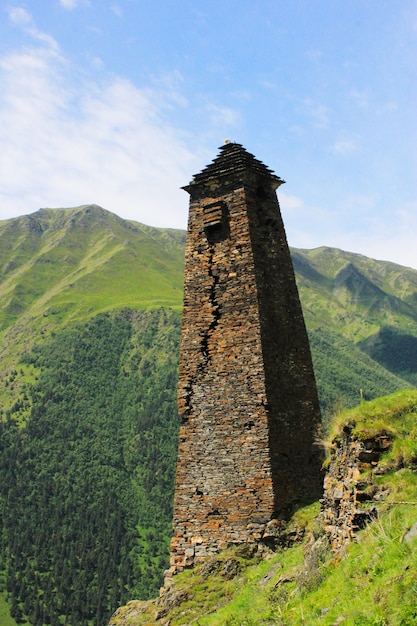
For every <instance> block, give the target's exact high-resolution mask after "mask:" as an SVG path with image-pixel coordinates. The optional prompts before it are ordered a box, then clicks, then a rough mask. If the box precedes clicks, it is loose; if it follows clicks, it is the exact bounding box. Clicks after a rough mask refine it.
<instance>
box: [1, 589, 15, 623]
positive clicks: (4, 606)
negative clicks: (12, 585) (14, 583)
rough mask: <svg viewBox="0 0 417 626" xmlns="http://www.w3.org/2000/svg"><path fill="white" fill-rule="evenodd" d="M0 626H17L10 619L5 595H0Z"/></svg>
mask: <svg viewBox="0 0 417 626" xmlns="http://www.w3.org/2000/svg"><path fill="white" fill-rule="evenodd" d="M0 626H17V622H15V620H14V619H13V618H12V617H10V613H9V605H8V603H7V602H6V594H5V593H4V592H2V593H0Z"/></svg>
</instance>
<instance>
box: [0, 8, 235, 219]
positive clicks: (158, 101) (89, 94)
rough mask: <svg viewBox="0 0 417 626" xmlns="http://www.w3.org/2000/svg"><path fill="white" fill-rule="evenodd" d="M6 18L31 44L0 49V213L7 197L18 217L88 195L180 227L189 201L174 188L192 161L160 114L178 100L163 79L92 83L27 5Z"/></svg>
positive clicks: (86, 200)
mask: <svg viewBox="0 0 417 626" xmlns="http://www.w3.org/2000/svg"><path fill="white" fill-rule="evenodd" d="M10 19H13V20H14V21H15V23H19V25H21V26H23V27H24V28H27V29H30V30H31V32H32V34H33V38H34V40H35V42H36V44H37V45H36V46H33V47H32V48H31V49H28V48H25V49H24V50H22V51H15V52H13V53H10V54H8V55H5V56H3V57H0V81H1V84H2V90H1V92H0V142H1V145H2V150H1V153H0V189H1V192H0V218H1V217H2V215H1V213H2V207H5V210H7V213H8V214H10V205H11V204H13V212H14V213H15V214H16V215H17V214H24V213H30V212H32V211H35V210H37V209H38V208H39V207H41V206H50V207H54V206H77V205H80V204H85V203H90V202H91V203H93V202H94V203H97V204H100V205H102V206H103V207H105V208H107V209H109V210H112V211H116V212H118V213H119V214H122V215H123V216H124V217H128V218H130V219H136V220H138V221H143V222H145V223H150V224H153V225H156V226H157V225H161V226H174V227H175V226H177V227H184V226H185V224H186V212H187V206H188V201H187V199H186V197H184V192H182V191H180V189H179V188H180V187H181V186H182V185H184V184H186V183H187V182H188V181H189V179H190V178H191V175H192V174H193V173H194V172H195V171H197V170H198V169H199V168H200V161H199V158H198V155H197V156H196V154H195V153H194V154H192V153H191V151H190V150H189V149H188V147H187V146H186V144H185V138H184V133H182V134H181V135H180V133H179V132H177V130H176V129H175V128H173V127H172V126H171V125H170V124H169V123H167V122H166V121H165V120H164V116H163V115H162V114H161V112H163V111H164V108H165V107H166V106H167V103H169V106H180V105H179V104H178V103H175V98H173V100H172V99H171V100H170V93H169V90H168V91H167V87H166V86H167V81H165V82H164V89H160V90H158V89H157V88H154V89H151V88H149V87H148V88H146V89H138V88H137V87H136V86H135V85H133V84H132V83H131V82H130V81H129V80H126V79H122V78H120V77H117V76H113V77H111V78H109V77H107V79H105V80H103V82H102V83H98V82H93V81H91V77H89V76H86V75H83V74H82V73H81V72H78V73H76V74H75V75H74V68H73V67H71V66H70V64H69V62H68V61H67V60H66V59H65V58H64V57H63V56H62V55H60V54H59V53H58V51H57V46H54V45H52V46H51V45H50V38H48V37H47V36H46V37H43V36H42V35H43V34H42V33H40V32H39V31H38V30H37V29H36V28H35V26H34V24H33V22H32V19H31V17H30V15H29V14H28V13H26V12H25V11H18V12H13V13H11V14H10ZM173 102H174V104H173ZM224 115H226V117H227V114H226V113H224ZM204 160H205V158H204V159H203V160H202V163H204ZM197 163H198V164H197Z"/></svg>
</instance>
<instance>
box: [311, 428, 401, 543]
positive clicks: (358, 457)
mask: <svg viewBox="0 0 417 626" xmlns="http://www.w3.org/2000/svg"><path fill="white" fill-rule="evenodd" d="M390 445H391V441H390V439H389V438H388V437H387V436H386V435H384V434H381V435H380V436H378V437H374V438H372V439H366V440H365V441H363V440H360V439H355V438H353V437H352V429H351V428H350V427H348V426H346V427H345V428H344V431H343V433H342V436H341V438H340V440H338V441H335V442H334V447H333V449H332V451H331V460H330V465H329V471H328V473H327V474H326V477H325V479H324V495H323V499H322V500H321V503H322V511H321V517H322V520H323V524H324V529H325V531H326V532H327V534H328V535H329V537H330V541H331V546H332V550H333V551H334V552H335V553H336V554H341V553H343V551H344V549H345V548H346V545H347V544H348V543H349V542H350V541H352V540H354V539H355V537H356V534H357V532H358V531H359V530H361V529H362V528H364V527H365V526H366V524H367V523H368V522H370V521H371V520H372V519H374V518H375V517H376V515H377V511H376V508H375V507H374V506H372V502H371V501H373V500H380V499H381V498H383V497H384V493H383V492H380V491H378V488H377V486H376V485H375V484H374V483H373V482H372V472H369V470H373V471H374V472H377V470H378V462H379V460H380V457H381V455H382V454H383V453H384V452H386V451H387V450H388V449H389V447H390Z"/></svg>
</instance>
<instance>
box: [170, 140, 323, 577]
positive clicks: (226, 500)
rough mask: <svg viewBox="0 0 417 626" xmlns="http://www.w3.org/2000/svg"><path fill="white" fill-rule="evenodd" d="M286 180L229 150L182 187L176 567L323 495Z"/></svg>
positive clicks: (247, 536)
mask: <svg viewBox="0 0 417 626" xmlns="http://www.w3.org/2000/svg"><path fill="white" fill-rule="evenodd" d="M282 182H283V181H282V180H281V179H280V178H279V177H277V176H275V175H274V174H273V173H272V172H271V170H269V169H268V168H267V167H266V166H265V165H264V164H263V163H261V162H260V161H258V160H257V159H255V157H254V156H253V155H251V154H249V153H248V152H247V151H246V150H245V149H244V148H243V147H242V146H241V145H239V144H233V143H228V144H226V145H224V146H223V147H222V148H221V153H220V155H219V156H218V157H217V158H216V159H215V160H214V161H213V163H211V164H210V165H209V166H207V167H206V168H205V169H204V170H203V171H202V172H201V173H200V174H197V175H196V176H195V177H194V178H193V180H192V181H191V183H190V184H189V185H188V186H187V187H185V188H184V189H186V191H188V193H189V194H190V212H189V223H188V233H187V242H186V259H185V285H184V308H183V322H182V335H181V349H180V366H179V388H178V410H179V413H180V416H181V419H182V426H181V431H180V439H179V458H178V468H177V482H176V493H175V505H174V523H173V529H174V536H173V540H172V544H171V564H172V565H173V566H175V567H177V568H179V569H181V567H183V566H185V565H188V564H190V562H191V561H192V557H191V556H188V555H190V552H189V551H188V550H189V548H190V547H191V546H193V545H194V543H193V537H195V536H198V537H199V541H200V544H199V552H198V555H199V557H201V556H202V555H203V554H205V553H210V552H216V551H218V550H220V549H221V548H223V547H225V546H227V545H228V544H231V543H245V542H252V541H254V540H258V539H259V538H260V537H261V536H262V532H263V528H264V527H265V525H266V524H267V523H268V522H269V521H270V520H271V519H273V518H276V517H283V518H284V517H285V516H286V515H287V514H289V513H290V512H291V510H292V509H293V508H294V507H295V506H296V505H297V504H298V503H300V502H301V501H304V502H306V501H311V500H312V499H314V498H316V497H318V496H319V495H320V493H321V471H320V470H321V463H322V452H321V448H320V447H319V446H318V445H316V444H315V441H316V439H317V434H318V431H319V428H320V411H319V404H318V399H317V392H316V386H315V380H314V374H313V368H312V362H311V356H310V349H309V344H308V339H307V333H306V329H305V325H304V319H303V315H302V310H301V305H300V301H299V297H298V291H297V287H296V283H295V278H294V271H293V267H292V262H291V258H290V253H289V249H288V245H287V241H286V236H285V231H284V226H283V223H282V219H281V215H280V210H279V205H278V201H277V197H276V192H275V190H276V188H277V187H278V186H279V185H280V184H281V183H282ZM186 551H187V552H186ZM196 554H197V551H196ZM186 555H187V556H186ZM185 557H186V558H185ZM194 558H196V557H194Z"/></svg>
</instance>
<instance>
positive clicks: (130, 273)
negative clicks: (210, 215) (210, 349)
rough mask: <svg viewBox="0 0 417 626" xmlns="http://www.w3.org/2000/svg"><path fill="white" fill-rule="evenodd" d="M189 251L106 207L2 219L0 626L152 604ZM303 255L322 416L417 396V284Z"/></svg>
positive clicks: (171, 462)
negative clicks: (130, 603)
mask: <svg viewBox="0 0 417 626" xmlns="http://www.w3.org/2000/svg"><path fill="white" fill-rule="evenodd" d="M184 241H185V233H184V232H183V231H176V230H165V229H155V228H150V227H147V226H144V225H142V224H138V223H135V222H131V221H127V220H123V219H121V218H119V217H117V216H115V215H113V214H111V213H109V212H108V211H105V210H104V209H102V208H100V207H98V206H95V205H89V206H85V207H78V208H73V209H42V210H40V211H38V212H36V213H34V214H32V215H30V216H25V217H21V218H16V219H13V220H6V221H3V222H0V363H1V367H0V417H1V419H2V423H1V429H2V434H1V443H0V474H1V475H0V485H1V488H0V529H1V530H0V532H1V552H0V559H1V563H2V566H1V567H2V568H3V573H1V571H0V612H1V611H2V610H3V609H2V606H3V605H2V598H3V597H4V596H2V595H1V594H2V593H5V594H6V595H7V597H8V600H9V605H10V606H11V608H12V613H13V615H14V616H15V617H16V618H17V619H20V617H21V616H22V615H25V616H27V617H28V619H29V623H30V624H31V625H32V626H43V624H48V623H52V624H56V625H57V624H59V623H63V622H65V619H66V620H67V623H71V625H72V626H85V625H86V624H94V625H97V626H102V624H103V619H104V618H105V617H106V616H108V615H109V614H110V612H111V610H112V609H114V608H115V606H117V605H119V604H121V603H122V602H123V601H125V600H126V599H129V598H131V597H141V598H146V597H151V596H154V595H155V594H156V593H157V589H158V587H159V585H160V583H161V579H162V573H163V570H164V568H165V567H166V564H167V556H168V537H169V532H170V519H171V502H172V496H173V488H174V487H173V476H174V467H175V456H176V446H177V443H176V442H177V439H176V438H177V428H178V422H177V414H176V405H175V390H176V378H177V373H176V370H177V360H178V347H179V328H180V310H181V305H182V281H183V257H184ZM292 253H293V259H294V264H295V269H296V275H297V281H298V285H299V290H300V296H301V300H302V305H303V309H304V313H305V316H306V322H307V326H308V330H309V335H310V341H311V347H312V353H313V360H314V365H315V371H316V377H317V382H318V390H319V396H320V402H321V406H322V410H323V413H324V414H325V415H326V416H328V415H329V414H330V412H331V410H332V409H333V408H334V407H335V406H354V405H355V404H357V402H358V401H359V400H360V398H361V397H363V398H366V399H370V398H375V397H377V396H380V395H383V394H385V393H389V392H391V391H395V390H396V389H400V388H403V387H406V386H409V387H411V386H412V384H415V381H416V377H417V366H416V364H415V360H414V357H413V354H414V353H413V346H414V344H413V341H417V322H416V319H417V296H416V293H417V272H416V271H414V270H408V269H407V268H401V267H400V266H397V265H393V264H390V263H383V262H377V261H373V260H371V259H366V257H361V256H359V255H354V254H350V253H347V252H342V251H340V250H336V249H330V248H320V249H318V250H311V251H306V250H293V251H292ZM404 337H406V343H405V344H404ZM407 342H408V343H407ZM404 345H405V346H406V347H407V350H405V349H404V350H403V349H402V348H401V355H402V356H401V358H398V347H399V346H404ZM115 536H116V537H120V538H121V539H120V541H118V542H114V541H113V540H112V539H111V538H112V537H115ZM46 538H48V540H46ZM122 538H123V539H122ZM115 543H117V545H113V544H115ZM0 569H1V568H0ZM60 581H61V582H60ZM65 616H66V617H65Z"/></svg>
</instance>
